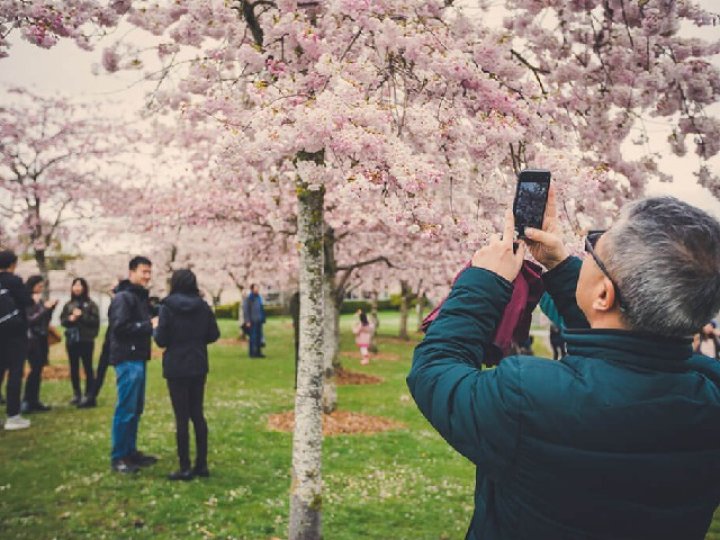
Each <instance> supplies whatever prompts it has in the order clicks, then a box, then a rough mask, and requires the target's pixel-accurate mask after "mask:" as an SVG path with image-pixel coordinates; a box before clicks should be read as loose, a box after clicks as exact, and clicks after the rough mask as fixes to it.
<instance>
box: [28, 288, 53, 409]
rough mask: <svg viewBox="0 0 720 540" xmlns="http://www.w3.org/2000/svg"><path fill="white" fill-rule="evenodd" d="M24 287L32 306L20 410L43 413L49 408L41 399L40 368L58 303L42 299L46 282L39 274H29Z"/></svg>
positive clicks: (44, 362) (45, 361)
mask: <svg viewBox="0 0 720 540" xmlns="http://www.w3.org/2000/svg"><path fill="white" fill-rule="evenodd" d="M25 288H26V289H27V291H28V293H29V294H30V295H32V300H33V305H32V306H30V307H29V308H27V321H28V363H29V364H30V373H29V374H28V376H27V379H26V381H25V394H24V396H23V402H22V405H21V410H22V412H23V413H31V412H46V411H49V410H50V407H49V406H48V405H45V404H44V403H43V402H41V401H40V383H41V382H42V372H43V368H44V367H45V366H46V365H48V363H49V360H48V356H49V354H50V345H49V343H48V333H49V328H50V319H52V314H53V312H54V311H55V307H56V306H57V303H58V302H57V300H43V298H42V296H43V292H44V291H45V281H44V280H43V277H42V276H38V275H35V276H30V277H29V278H28V279H27V282H26V283H25Z"/></svg>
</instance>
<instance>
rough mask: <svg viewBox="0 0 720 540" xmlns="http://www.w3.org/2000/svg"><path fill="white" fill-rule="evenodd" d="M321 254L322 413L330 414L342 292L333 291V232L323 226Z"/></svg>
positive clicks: (333, 407) (334, 403) (334, 402)
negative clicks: (323, 270) (322, 274)
mask: <svg viewBox="0 0 720 540" xmlns="http://www.w3.org/2000/svg"><path fill="white" fill-rule="evenodd" d="M323 252H324V253H325V275H324V276H323V294H324V298H325V320H324V321H323V327H324V329H325V332H324V335H325V344H324V348H325V350H324V355H323V412H324V413H325V414H330V413H331V412H333V411H335V410H336V409H337V385H336V383H335V368H336V367H337V357H338V352H339V350H340V343H339V341H340V333H339V330H340V321H339V319H340V306H339V305H338V298H340V299H342V291H337V290H336V289H335V279H336V277H337V265H336V261H335V231H334V230H333V228H332V227H330V226H329V225H327V224H325V236H324V238H323Z"/></svg>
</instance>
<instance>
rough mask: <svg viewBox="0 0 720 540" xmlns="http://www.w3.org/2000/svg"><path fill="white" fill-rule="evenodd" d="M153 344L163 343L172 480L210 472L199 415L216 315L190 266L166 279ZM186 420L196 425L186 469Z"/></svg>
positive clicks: (215, 333) (204, 428)
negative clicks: (175, 465)
mask: <svg viewBox="0 0 720 540" xmlns="http://www.w3.org/2000/svg"><path fill="white" fill-rule="evenodd" d="M154 337H155V342H156V343H157V344H158V345H159V346H160V347H165V352H164V353H163V376H164V377H165V378H166V379H167V385H168V390H169V392H170V401H171V402H172V407H173V412H174V413H175V425H176V440H177V452H178V460H179V462H180V469H179V470H177V471H176V472H173V473H171V474H170V475H169V476H168V478H169V479H170V480H191V479H192V478H193V476H209V474H210V473H209V471H208V465H207V439H208V428H207V422H206V421H205V416H204V414H203V399H204V394H205V380H206V378H207V373H208V353H207V344H208V343H212V342H214V341H217V339H218V338H219V337H220V329H219V328H218V325H217V321H216V320H215V315H214V314H213V312H212V310H211V309H210V306H208V304H207V303H206V302H205V301H204V300H203V299H202V298H201V297H200V291H199V290H198V286H197V279H196V278H195V274H194V273H193V272H192V271H191V270H185V269H183V270H176V271H175V272H173V275H172V278H171V279H170V294H169V296H168V297H167V298H166V299H165V301H164V302H163V304H162V307H161V309H160V320H159V323H158V326H157V328H156V329H155V333H154ZM189 420H192V423H193V427H194V429H195V446H196V456H195V467H194V468H192V469H191V468H190V448H189V446H190V443H189V426H188V423H189Z"/></svg>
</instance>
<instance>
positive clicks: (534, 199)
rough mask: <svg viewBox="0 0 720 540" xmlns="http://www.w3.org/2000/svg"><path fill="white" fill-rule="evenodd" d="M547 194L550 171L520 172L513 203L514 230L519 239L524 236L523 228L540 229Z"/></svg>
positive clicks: (527, 170)
mask: <svg viewBox="0 0 720 540" xmlns="http://www.w3.org/2000/svg"><path fill="white" fill-rule="evenodd" d="M549 192H550V171H545V170H542V169H526V170H524V171H520V174H519V175H518V183H517V189H516V191H515V201H514V202H513V215H514V216H515V230H516V231H517V232H518V236H519V237H520V238H522V237H524V236H525V227H532V228H534V229H542V225H543V218H544V217H545V207H546V206H547V199H548V193H549Z"/></svg>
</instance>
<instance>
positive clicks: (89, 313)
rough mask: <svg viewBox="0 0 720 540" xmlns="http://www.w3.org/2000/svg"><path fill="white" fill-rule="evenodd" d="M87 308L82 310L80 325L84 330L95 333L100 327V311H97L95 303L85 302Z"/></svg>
mask: <svg viewBox="0 0 720 540" xmlns="http://www.w3.org/2000/svg"><path fill="white" fill-rule="evenodd" d="M86 306H87V308H86V309H83V314H82V316H81V317H80V319H79V320H80V324H82V325H83V326H84V327H85V328H88V329H90V330H92V331H95V332H97V330H98V328H99V327H100V311H99V310H98V307H97V304H96V303H95V302H87V303H86Z"/></svg>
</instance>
